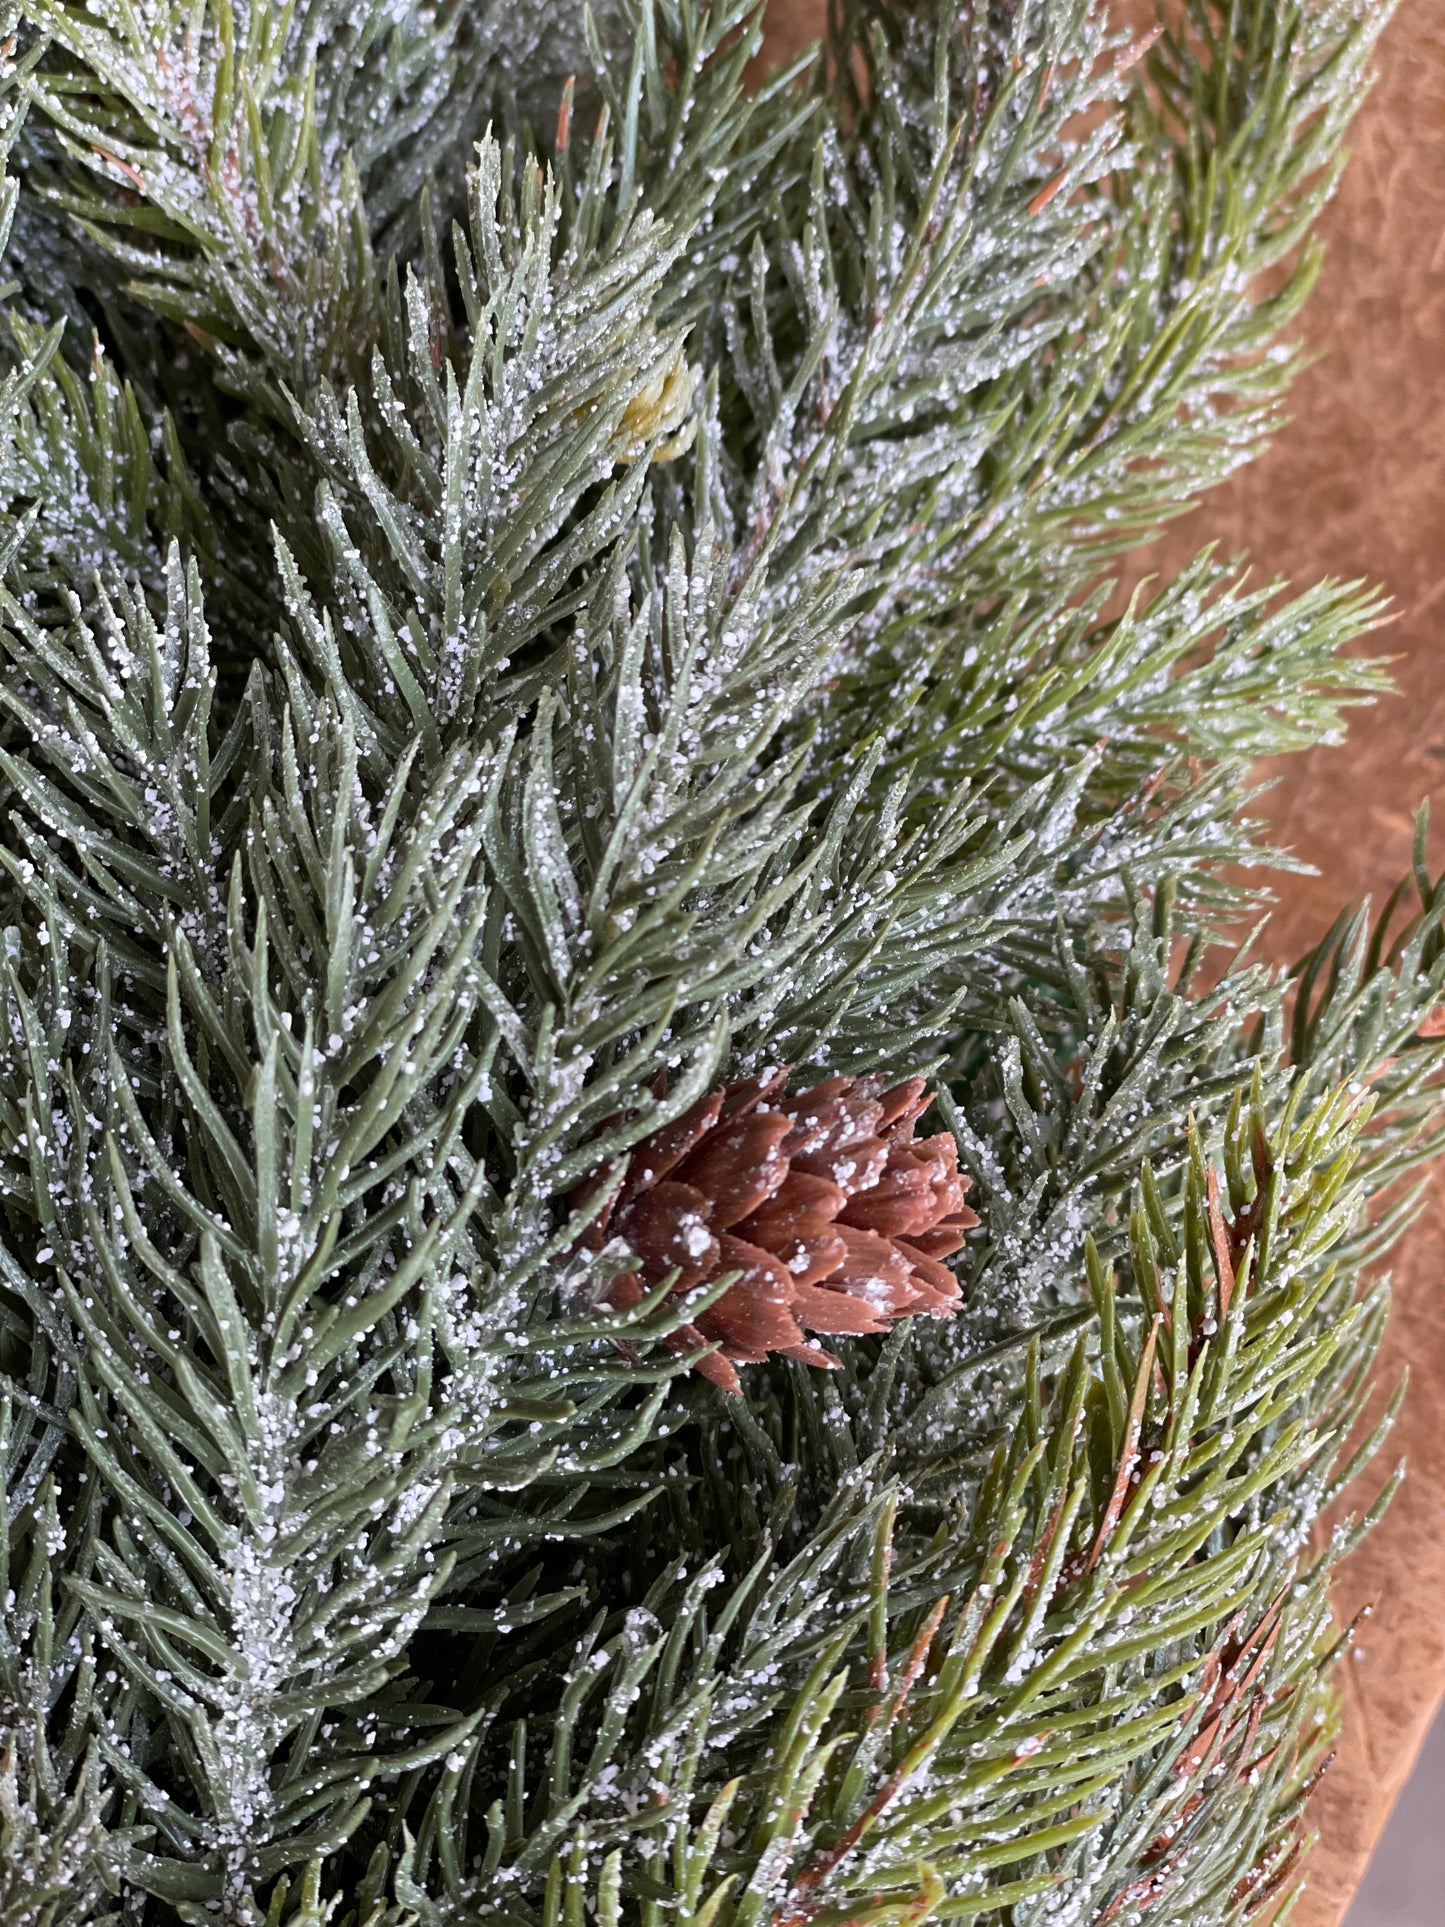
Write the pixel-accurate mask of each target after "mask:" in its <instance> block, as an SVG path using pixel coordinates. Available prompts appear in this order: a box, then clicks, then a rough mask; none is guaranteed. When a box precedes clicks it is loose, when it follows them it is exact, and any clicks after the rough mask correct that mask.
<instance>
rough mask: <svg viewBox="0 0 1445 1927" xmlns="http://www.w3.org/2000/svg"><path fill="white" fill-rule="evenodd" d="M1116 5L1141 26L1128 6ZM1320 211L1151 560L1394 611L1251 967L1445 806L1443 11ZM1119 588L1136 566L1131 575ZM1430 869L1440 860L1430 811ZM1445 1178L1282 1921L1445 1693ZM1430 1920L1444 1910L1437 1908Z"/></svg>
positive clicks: (1385, 96) (1387, 67)
mask: <svg viewBox="0 0 1445 1927" xmlns="http://www.w3.org/2000/svg"><path fill="white" fill-rule="evenodd" d="M1130 11H1131V12H1132V13H1135V15H1136V17H1137V9H1136V7H1135V6H1134V5H1133V4H1131V5H1130ZM823 17H824V0H771V6H770V13H769V20H768V25H769V36H770V49H771V51H772V52H774V53H775V54H776V55H777V57H779V58H782V57H785V56H787V55H789V54H791V53H793V52H794V51H796V50H797V49H798V48H800V47H802V46H804V45H806V44H807V43H808V42H809V41H811V40H812V39H814V38H815V37H816V36H817V34H818V33H819V31H820V29H821V24H822V20H823ZM1351 149H1352V157H1351V161H1350V166H1349V170H1348V172H1347V173H1346V176H1345V181H1344V185H1343V187H1342V188H1341V190H1340V193H1339V195H1338V196H1337V198H1336V200H1335V201H1334V203H1333V205H1332V206H1331V208H1330V209H1329V211H1328V213H1327V215H1326V218H1325V222H1324V236H1325V239H1326V241H1327V243H1328V248H1329V255H1328V260H1327V262H1326V266H1325V272H1324V275H1323V277H1322V279H1321V282H1320V285H1319V288H1318V289H1317V291H1316V293H1315V296H1314V300H1313V303H1312V305H1311V307H1310V309H1309V310H1308V313H1307V316H1306V320H1305V327H1304V333H1305V335H1306V337H1307V339H1308V341H1309V342H1310V344H1311V346H1312V347H1313V348H1315V349H1316V350H1318V351H1321V356H1322V358H1321V359H1320V360H1319V362H1317V364H1316V365H1315V366H1313V367H1312V368H1310V369H1309V370H1308V371H1307V372H1306V373H1305V374H1304V375H1303V376H1302V377H1301V379H1300V380H1299V382H1298V383H1297V384H1296V387H1295V390H1294V393H1293V397H1292V403H1291V409H1292V414H1293V420H1292V421H1291V423H1290V425H1289V426H1288V427H1287V428H1286V429H1285V430H1284V431H1283V432H1282V433H1281V434H1280V436H1279V437H1278V438H1277V440H1276V443H1275V446H1274V447H1273V448H1272V449H1271V450H1270V451H1269V453H1268V454H1267V455H1266V456H1265V457H1264V458H1263V459H1262V460H1261V461H1259V462H1257V463H1256V464H1254V466H1253V467H1251V468H1249V469H1247V470H1246V471H1245V472H1244V473H1243V474H1242V475H1239V476H1237V477H1236V478H1235V479H1234V480H1233V481H1232V482H1231V483H1230V484H1229V485H1228V486H1227V487H1226V488H1224V489H1222V490H1220V491H1218V492H1217V493H1216V494H1214V495H1212V496H1210V497H1208V498H1206V500H1205V502H1204V503H1203V505H1202V506H1201V507H1200V508H1198V509H1197V510H1196V511H1195V512H1194V513H1193V514H1192V515H1190V516H1188V517H1186V518H1184V520H1183V521H1182V522H1180V523H1177V524H1176V525H1175V526H1174V528H1173V529H1172V531H1171V533H1170V535H1169V536H1168V538H1167V539H1166V540H1165V541H1164V542H1163V543H1161V545H1160V547H1159V551H1158V555H1157V565H1158V566H1159V567H1160V568H1161V569H1163V570H1166V571H1169V570H1172V569H1174V568H1176V567H1177V566H1178V565H1179V564H1180V563H1181V562H1183V561H1184V560H1185V559H1187V557H1188V556H1189V555H1191V554H1192V553H1193V552H1194V551H1195V550H1197V549H1198V548H1200V547H1202V546H1203V545H1204V544H1205V543H1206V542H1209V541H1216V540H1217V541H1218V542H1219V543H1220V544H1221V545H1222V547H1223V548H1224V550H1225V551H1226V553H1228V552H1237V551H1242V550H1245V549H1247V550H1248V551H1249V552H1250V554H1251V555H1252V556H1254V557H1255V558H1257V561H1258V565H1259V567H1260V569H1261V570H1262V571H1264V572H1265V573H1267V574H1271V575H1272V574H1274V573H1281V574H1283V575H1285V576H1288V577H1289V578H1291V579H1292V580H1293V581H1294V582H1295V583H1296V584H1299V585H1301V586H1302V585H1304V584H1305V583H1309V582H1314V581H1317V580H1318V579H1319V578H1320V577H1321V576H1323V575H1335V576H1343V577H1346V578H1353V577H1357V576H1362V577H1367V578H1369V579H1370V580H1371V581H1373V582H1375V583H1378V584H1380V585H1381V586H1382V587H1383V588H1384V589H1385V590H1386V591H1387V592H1388V593H1389V594H1390V595H1391V596H1392V597H1393V599H1394V604H1395V609H1396V611H1397V618H1396V621H1395V623H1394V625H1393V627H1391V628H1390V629H1389V630H1387V631H1386V632H1385V633H1384V635H1383V637H1381V638H1379V639H1377V641H1378V643H1379V646H1381V647H1382V648H1384V649H1388V650H1389V651H1391V652H1393V653H1395V654H1397V656H1398V661H1397V665H1396V674H1397V679H1398V682H1399V687H1400V695H1399V697H1398V698H1395V699H1392V700H1389V701H1387V702H1384V703H1382V704H1380V705H1379V706H1378V707H1376V708H1375V709H1372V710H1366V711H1357V712H1356V721H1355V723H1354V726H1353V729H1352V731H1351V736H1350V741H1349V743H1348V745H1347V746H1346V747H1345V748H1344V749H1339V750H1323V751H1318V752H1315V753H1312V754H1307V755H1305V756H1302V757H1296V758H1294V759H1292V760H1291V761H1290V762H1289V763H1288V764H1286V765H1284V766H1282V768H1281V771H1280V781H1279V784H1278V787H1277V788H1276V789H1275V790H1274V792H1273V794H1272V796H1271V797H1270V799H1269V800H1268V805H1267V813H1268V815H1269V817H1270V819H1271V821H1272V824H1273V827H1274V830H1275V833H1276V835H1277V836H1278V837H1279V838H1280V840H1281V841H1283V842H1284V843H1285V844H1287V845H1289V846H1290V847H1291V848H1293V849H1294V850H1295V851H1296V852H1297V853H1298V854H1299V855H1300V856H1302V857H1304V858H1306V859H1307V860H1308V861H1309V862H1310V863H1312V864H1314V865H1315V866H1316V868H1317V870H1318V872H1319V874H1318V875H1317V876H1314V877H1307V878H1294V879H1288V880H1287V884H1286V888H1285V890H1284V891H1283V893H1282V897H1281V902H1280V906H1279V910H1278V913H1277V915H1276V917H1275V919H1274V922H1273V924H1272V926H1271V930H1270V935H1269V942H1268V946H1267V947H1268V949H1269V951H1270V953H1271V954H1272V955H1273V956H1275V957H1276V958H1277V959H1279V960H1281V961H1287V960H1290V959H1293V958H1294V957H1295V956H1297V955H1298V954H1299V953H1300V952H1301V951H1302V950H1304V949H1306V948H1307V947H1308V946H1309V945H1310V944H1311V943H1312V942H1313V941H1314V940H1315V939H1316V938H1317V937H1318V936H1319V935H1320V934H1322V933H1323V931H1324V930H1325V929H1326V928H1327V926H1328V924H1329V923H1330V921H1331V919H1332V918H1333V917H1334V915H1335V913H1336V911H1337V910H1338V909H1339V907H1340V906H1341V904H1342V903H1344V902H1345V901H1346V900H1350V899H1358V898H1360V897H1363V896H1365V895H1367V894H1371V893H1373V894H1374V896H1375V897H1376V900H1377V901H1379V900H1380V899H1381V898H1382V897H1383V896H1384V894H1385V893H1386V892H1387V891H1388V890H1389V889H1390V887H1391V886H1392V885H1393V883H1394V882H1395V880H1396V878H1397V877H1398V876H1399V875H1400V874H1402V872H1403V871H1404V870H1405V869H1406V867H1407V865H1408V862H1409V853H1410V836H1411V829H1412V817H1413V812H1414V809H1415V806H1416V804H1417V803H1418V802H1419V801H1420V800H1421V799H1422V798H1424V797H1429V796H1431V795H1432V793H1433V794H1434V795H1435V797H1436V799H1437V802H1438V803H1439V805H1440V810H1441V811H1442V812H1445V8H1442V7H1441V6H1440V4H1439V0H1404V4H1403V6H1402V9H1401V12H1400V14H1399V16H1398V17H1397V19H1396V20H1395V21H1394V23H1393V25H1392V26H1391V28H1390V29H1389V31H1388V33H1387V34H1386V37H1385V41H1384V46H1383V50H1382V53H1381V57H1380V61H1379V75H1378V80H1377V83H1376V86H1375V88H1374V91H1373V92H1372V94H1371V95H1370V97H1369V99H1368V100H1367V102H1366V103H1365V106H1364V108H1363V110H1362V112H1361V115H1360V118H1359V120H1358V122H1357V123H1356V127H1355V131H1354V134H1353V138H1352V141H1351ZM1131 573H1132V571H1131ZM1436 828H1437V834H1436V836H1435V838H1434V839H1432V842H1433V845H1434V847H1433V851H1432V856H1433V863H1434V866H1435V867H1437V868H1438V867H1439V864H1440V861H1441V858H1442V855H1445V835H1441V834H1439V832H1440V831H1441V830H1445V815H1441V814H1439V813H1438V812H1437V826H1436ZM1442 1232H1445V1174H1442V1177H1441V1178H1439V1179H1437V1188H1436V1195H1435V1199H1434V1202H1433V1203H1432V1205H1431V1206H1430V1208H1429V1210H1428V1211H1427V1213H1426V1215H1425V1216H1424V1217H1423V1218H1422V1219H1421V1220H1420V1222H1419V1223H1418V1224H1417V1225H1416V1226H1415V1227H1414V1228H1413V1230H1412V1231H1411V1233H1410V1236H1409V1238H1408V1240H1407V1241H1406V1243H1405V1244H1404V1245H1403V1246H1402V1247H1401V1248H1400V1250H1399V1252H1398V1253H1397V1257H1396V1262H1395V1267H1394V1278H1395V1292H1396V1297H1395V1313H1394V1319H1393V1322H1392V1327H1391V1334H1390V1338H1389V1340H1388V1342H1387V1346H1386V1353H1385V1360H1384V1375H1385V1376H1386V1377H1387V1378H1388V1379H1389V1380H1391V1381H1393V1380H1394V1379H1395V1378H1396V1377H1398V1375H1399V1373H1400V1372H1401V1371H1402V1370H1403V1369H1404V1368H1405V1367H1406V1366H1408V1367H1409V1370H1410V1374H1411V1392H1410V1397H1409V1401H1408V1403H1407V1405H1406V1408H1405V1414H1404V1417H1403V1419H1402V1421H1401V1423H1400V1426H1399V1428H1398V1430H1397V1432H1396V1434H1395V1437H1394V1441H1393V1444H1392V1446H1391V1447H1390V1448H1387V1455H1386V1456H1387V1458H1388V1457H1389V1455H1390V1453H1391V1452H1393V1453H1394V1454H1395V1455H1402V1456H1404V1457H1405V1458H1406V1460H1407V1461H1408V1464H1409V1476H1408V1477H1407V1479H1406V1482H1405V1485H1404V1487H1403V1489H1402V1491H1401V1493H1400V1495H1399V1497H1398V1498H1397V1499H1396V1501H1395V1503H1394V1505H1393V1506H1392V1508H1391V1509H1390V1512H1389V1514H1388V1515H1387V1517H1386V1519H1385V1522H1384V1524H1383V1525H1382V1526H1381V1527H1380V1528H1379V1529H1378V1531H1377V1532H1376V1533H1375V1534H1374V1535H1373V1536H1372V1538H1371V1539H1370V1540H1369V1541H1368V1542H1367V1543H1366V1544H1365V1546H1364V1547H1362V1548H1361V1550H1360V1551H1359V1552H1358V1553H1357V1554H1356V1556H1355V1558H1354V1559H1353V1561H1352V1562H1351V1564H1350V1566H1349V1568H1348V1569H1347V1571H1346V1572H1345V1574H1344V1576H1343V1578H1342V1579H1341V1581H1340V1584H1339V1587H1338V1589H1337V1602H1338V1606H1339V1610H1340V1613H1341V1615H1342V1617H1345V1618H1349V1617H1351V1616H1353V1614H1354V1613H1355V1612H1357V1611H1358V1610H1359V1609H1360V1607H1362V1606H1364V1605H1366V1604H1368V1603H1370V1602H1373V1603H1374V1612H1373V1615H1372V1617H1371V1618H1370V1619H1369V1620H1368V1621H1367V1622H1366V1624H1365V1627H1364V1629H1363V1632H1362V1634H1361V1637H1360V1640H1359V1645H1358V1648H1357V1652H1356V1655H1355V1657H1354V1658H1353V1659H1351V1660H1348V1661H1346V1663H1345V1666H1344V1669H1343V1674H1344V1677H1343V1686H1344V1691H1345V1696H1346V1726H1345V1732H1344V1736H1343V1739H1342V1741H1341V1744H1340V1748H1339V1753H1338V1757H1337V1758H1336V1760H1335V1763H1334V1765H1333V1767H1332V1768H1331V1770H1330V1772H1329V1773H1328V1774H1327V1775H1326V1776H1325V1779H1324V1780H1323V1782H1322V1783H1321V1785H1320V1787H1319V1789H1318V1790H1317V1792H1316V1794H1315V1796H1314V1822H1315V1825H1316V1826H1317V1828H1318V1830H1319V1833H1320V1844H1319V1846H1318V1848H1317V1849H1316V1851H1315V1853H1314V1854H1313V1856H1312V1858H1311V1862H1310V1869H1309V1885H1308V1888H1307V1891H1306V1893H1305V1894H1304V1896H1303V1904H1302V1905H1301V1907H1299V1908H1298V1909H1297V1910H1296V1911H1295V1913H1294V1914H1293V1916H1292V1917H1291V1927H1338V1923H1339V1921H1340V1920H1341V1918H1342V1916H1343V1914H1344V1911H1345V1909H1346V1907H1347V1906H1348V1904H1349V1899H1350V1896H1351V1894H1352V1893H1353V1892H1354V1889H1355V1885H1356V1883H1357V1882H1358V1880H1359V1877H1360V1874H1361V1872H1362V1870H1363V1868H1364V1864H1365V1861H1366V1859H1367V1858H1368V1855H1369V1851H1370V1848H1371V1846H1372V1845H1373V1843H1374V1841H1375V1839H1376V1838H1377V1836H1378V1834H1379V1831H1380V1828H1381V1827H1382V1825H1383V1824H1384V1820H1385V1818H1386V1816H1387V1815H1388V1813H1389V1810H1390V1807H1391V1805H1392V1804H1393V1802H1394V1799H1395V1795H1396V1794H1397V1792H1398V1791H1399V1789H1400V1787H1401V1785H1402V1784H1403V1782H1404V1780H1405V1778H1406V1777H1407V1775H1408V1774H1409V1771H1410V1767H1411V1765H1412V1764H1413V1761H1414V1758H1415V1754H1416V1752H1417V1751H1418V1748H1419V1746H1420V1742H1421V1740H1422V1739H1423V1738H1424V1735H1425V1732H1426V1730H1427V1729H1428V1727H1429V1724H1430V1720H1431V1717H1432V1715H1433V1713H1434V1711H1435V1709H1436V1707H1437V1706H1438V1705H1439V1703H1440V1701H1441V1697H1442V1695H1445V1262H1442ZM1441 1906H1442V1915H1441V1918H1442V1919H1445V1900H1442V1902H1441Z"/></svg>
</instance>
